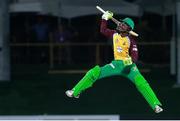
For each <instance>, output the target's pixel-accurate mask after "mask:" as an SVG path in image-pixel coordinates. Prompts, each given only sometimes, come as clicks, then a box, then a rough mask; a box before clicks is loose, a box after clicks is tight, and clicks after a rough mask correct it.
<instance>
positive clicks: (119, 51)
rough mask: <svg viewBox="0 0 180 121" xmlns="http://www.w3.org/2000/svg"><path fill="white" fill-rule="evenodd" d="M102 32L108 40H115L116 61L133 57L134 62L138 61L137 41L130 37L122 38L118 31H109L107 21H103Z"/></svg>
mask: <svg viewBox="0 0 180 121" xmlns="http://www.w3.org/2000/svg"><path fill="white" fill-rule="evenodd" d="M100 32H101V33H102V34H103V35H105V36H106V37H108V38H112V39H113V46H114V47H113V48H114V59H115V60H124V59H125V58H129V57H131V58H132V60H133V62H136V61H137V60H138V49H137V45H136V41H135V40H134V39H133V37H131V36H130V35H129V36H127V37H121V36H120V34H118V33H117V31H116V30H112V29H109V28H108V27H107V21H106V20H103V19H102V21H101V28H100Z"/></svg>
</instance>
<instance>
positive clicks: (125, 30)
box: [116, 23, 131, 36]
mask: <svg viewBox="0 0 180 121" xmlns="http://www.w3.org/2000/svg"><path fill="white" fill-rule="evenodd" d="M116 29H117V30H118V32H119V33H120V34H121V35H122V36H128V35H129V31H130V30H131V28H130V27H129V26H128V25H126V24H125V23H119V25H118V26H117V28H116Z"/></svg>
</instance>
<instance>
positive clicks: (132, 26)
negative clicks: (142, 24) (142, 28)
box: [122, 18, 134, 30]
mask: <svg viewBox="0 0 180 121" xmlns="http://www.w3.org/2000/svg"><path fill="white" fill-rule="evenodd" d="M122 21H123V22H124V23H126V24H127V25H128V26H130V27H131V29H132V30H133V29H134V21H133V20H132V19H131V18H124V19H123V20H122Z"/></svg>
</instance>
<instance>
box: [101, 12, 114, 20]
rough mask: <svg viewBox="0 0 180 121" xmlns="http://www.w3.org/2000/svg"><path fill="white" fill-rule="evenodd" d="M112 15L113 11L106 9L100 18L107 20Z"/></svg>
mask: <svg viewBox="0 0 180 121" xmlns="http://www.w3.org/2000/svg"><path fill="white" fill-rule="evenodd" d="M112 17H113V13H112V12H110V11H106V12H105V13H104V14H103V15H102V19H104V20H109V19H111V18H112Z"/></svg>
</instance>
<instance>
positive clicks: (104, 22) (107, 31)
mask: <svg viewBox="0 0 180 121" xmlns="http://www.w3.org/2000/svg"><path fill="white" fill-rule="evenodd" d="M112 17H113V13H112V12H110V11H106V12H105V13H104V14H103V15H102V20H101V28H100V32H101V33H102V34H103V35H105V36H106V37H108V38H112V37H113V34H114V33H115V32H116V31H115V30H111V29H109V28H108V27H107V21H108V20H109V19H111V18H112Z"/></svg>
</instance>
